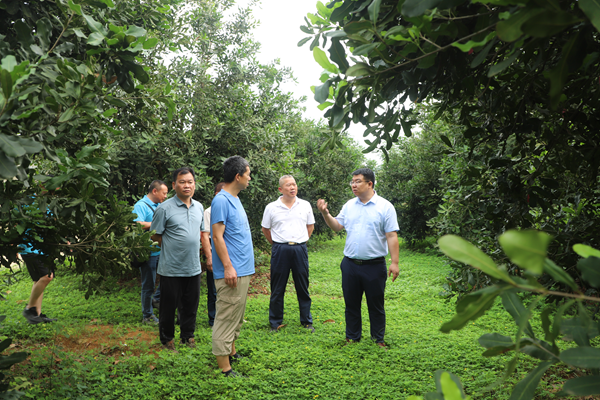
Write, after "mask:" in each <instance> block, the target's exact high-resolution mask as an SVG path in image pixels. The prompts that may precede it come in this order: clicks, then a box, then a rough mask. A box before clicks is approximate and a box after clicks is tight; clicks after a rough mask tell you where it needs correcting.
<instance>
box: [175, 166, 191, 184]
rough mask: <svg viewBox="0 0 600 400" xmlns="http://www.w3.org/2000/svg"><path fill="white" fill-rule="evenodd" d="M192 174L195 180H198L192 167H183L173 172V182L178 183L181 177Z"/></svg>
mask: <svg viewBox="0 0 600 400" xmlns="http://www.w3.org/2000/svg"><path fill="white" fill-rule="evenodd" d="M185 174H192V176H193V177H194V180H196V173H195V172H194V169H193V168H192V167H181V168H178V169H176V170H175V171H173V182H176V181H177V177H178V176H179V175H185Z"/></svg>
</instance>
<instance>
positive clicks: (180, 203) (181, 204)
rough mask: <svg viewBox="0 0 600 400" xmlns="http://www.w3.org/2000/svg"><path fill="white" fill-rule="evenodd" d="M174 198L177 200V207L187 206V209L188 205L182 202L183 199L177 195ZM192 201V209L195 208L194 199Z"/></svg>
mask: <svg viewBox="0 0 600 400" xmlns="http://www.w3.org/2000/svg"><path fill="white" fill-rule="evenodd" d="M173 197H174V198H175V204H177V207H181V206H186V207H187V204H185V203H184V202H183V201H181V199H180V198H179V197H178V196H177V195H175V196H173ZM191 200H192V201H191V202H190V207H193V206H194V199H191Z"/></svg>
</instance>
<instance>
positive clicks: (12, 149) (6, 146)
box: [0, 133, 27, 157]
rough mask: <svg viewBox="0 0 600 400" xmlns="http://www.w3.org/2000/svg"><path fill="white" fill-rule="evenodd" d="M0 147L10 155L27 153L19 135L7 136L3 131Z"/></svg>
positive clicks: (16, 155) (20, 155) (0, 134)
mask: <svg viewBox="0 0 600 400" xmlns="http://www.w3.org/2000/svg"><path fill="white" fill-rule="evenodd" d="M0 149H2V151H3V152H4V154H6V155H7V156H8V157H22V156H24V155H25V154H27V152H26V151H25V149H24V148H23V146H21V144H20V143H19V140H18V139H17V137H15V136H7V135H4V134H2V133H0Z"/></svg>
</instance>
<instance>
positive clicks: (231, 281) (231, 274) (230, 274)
mask: <svg viewBox="0 0 600 400" xmlns="http://www.w3.org/2000/svg"><path fill="white" fill-rule="evenodd" d="M225 283H226V284H227V286H229V287H230V288H234V287H237V272H236V271H235V268H233V267H229V268H225Z"/></svg>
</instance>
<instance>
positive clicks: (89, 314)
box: [0, 239, 553, 400]
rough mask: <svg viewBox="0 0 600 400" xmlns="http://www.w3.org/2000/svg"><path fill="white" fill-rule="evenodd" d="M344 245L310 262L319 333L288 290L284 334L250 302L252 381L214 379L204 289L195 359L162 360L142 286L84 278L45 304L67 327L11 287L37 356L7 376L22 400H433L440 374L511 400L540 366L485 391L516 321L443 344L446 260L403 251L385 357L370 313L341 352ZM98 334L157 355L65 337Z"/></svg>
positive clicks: (247, 336)
mask: <svg viewBox="0 0 600 400" xmlns="http://www.w3.org/2000/svg"><path fill="white" fill-rule="evenodd" d="M343 244H344V242H343V239H334V240H333V241H330V242H327V243H325V244H320V245H319V246H317V247H316V249H311V250H310V252H309V259H310V280H311V286H310V291H311V295H312V300H313V305H312V314H313V318H314V325H315V328H316V332H315V333H314V334H311V333H310V332H308V331H307V330H305V329H303V328H301V327H300V325H299V320H298V304H297V301H296V299H295V293H294V292H293V286H292V285H291V284H290V286H289V288H290V289H289V290H288V292H287V294H286V298H285V301H286V303H285V317H284V324H287V326H286V327H284V328H282V329H281V330H280V332H278V333H275V334H273V333H271V332H270V331H269V325H268V304H269V303H268V301H269V298H268V296H265V295H254V296H252V297H250V298H249V300H248V307H247V311H246V315H245V319H246V321H247V322H246V323H245V324H244V326H243V328H242V334H241V336H240V339H239V340H238V342H237V347H238V350H239V352H240V353H241V354H245V355H247V356H248V357H247V358H245V359H243V360H242V361H241V362H240V363H238V364H237V365H236V366H235V369H236V370H237V371H239V372H241V373H242V374H244V375H246V376H247V378H245V379H224V378H223V377H222V376H221V374H220V372H219V370H218V368H217V365H216V362H215V359H214V357H213V355H212V353H211V330H210V328H209V327H208V323H207V318H206V308H205V307H206V304H205V303H206V301H205V299H206V297H205V293H206V291H205V288H203V293H202V296H201V301H200V303H201V306H200V309H199V311H198V314H199V316H198V326H197V330H196V341H197V348H196V349H194V350H190V349H188V348H180V349H179V353H178V354H171V353H169V352H166V351H160V346H159V341H158V333H157V329H156V328H152V327H146V326H143V325H141V324H140V319H141V311H140V294H139V287H138V285H135V284H134V285H128V284H126V285H121V286H118V285H115V287H117V289H115V291H114V292H113V293H111V294H109V295H106V296H93V297H91V298H90V299H89V300H85V298H84V295H83V292H80V291H79V290H78V279H77V278H76V277H74V276H70V275H68V274H61V271H60V270H59V274H58V276H57V278H56V279H55V281H53V282H52V283H51V284H50V286H48V288H47V290H46V294H45V297H44V312H45V313H46V314H48V315H49V316H52V317H57V318H59V322H57V323H54V324H46V325H36V326H32V325H28V324H26V323H25V319H24V318H23V317H22V316H21V315H20V314H21V311H22V309H23V307H24V305H25V304H24V303H25V301H26V299H27V298H28V295H29V291H30V289H31V281H30V280H29V279H23V280H21V281H20V282H19V283H17V284H15V285H13V286H11V287H10V290H11V293H9V294H8V296H7V301H5V302H2V303H0V306H1V310H0V314H6V315H7V316H8V317H7V319H6V320H5V323H4V326H3V329H2V331H0V332H1V333H2V335H4V336H2V337H0V338H4V337H6V336H9V337H13V338H15V339H16V343H17V344H18V346H17V347H16V349H17V350H21V351H23V350H24V351H29V352H30V353H31V357H30V359H29V360H28V361H27V362H25V363H24V364H22V365H19V366H17V367H15V368H13V370H12V371H10V372H9V373H8V375H9V377H10V378H11V379H12V380H13V382H14V384H16V385H17V386H18V387H21V388H22V390H24V391H25V396H26V398H35V399H46V398H48V399H62V398H80V399H87V398H93V399H142V398H143V399H192V398H193V399H286V400H289V399H405V398H407V397H408V396H409V395H422V394H424V393H425V392H429V391H435V384H434V381H433V374H434V372H435V371H436V370H438V369H444V370H447V371H449V372H452V373H454V374H456V375H458V376H459V377H460V378H461V380H462V382H463V384H464V385H465V388H466V392H467V393H469V394H471V395H473V398H475V399H499V400H500V399H508V397H509V396H510V389H511V388H512V386H513V385H514V383H515V382H516V381H517V380H519V379H521V378H522V377H523V376H524V375H525V374H526V373H527V372H528V371H529V370H530V369H532V368H533V366H534V365H535V363H534V362H533V361H532V359H529V357H528V356H525V355H523V356H522V357H521V359H522V360H523V361H522V362H521V364H520V365H519V367H518V369H517V372H516V373H515V374H514V376H513V378H511V380H510V382H509V383H507V384H502V385H500V386H498V387H497V388H496V389H494V390H492V391H489V392H485V393H483V392H481V389H482V388H484V387H486V386H488V385H490V384H492V383H493V382H494V381H496V379H497V378H498V377H499V376H500V375H501V374H502V371H503V368H504V365H505V363H506V362H507V360H509V356H503V357H494V358H485V357H482V356H481V353H482V352H483V350H484V349H483V348H482V347H481V346H479V344H478V343H477V339H478V338H479V336H481V335H482V334H484V333H489V332H499V333H501V334H504V335H511V336H512V335H514V333H515V331H516V327H515V324H514V322H513V320H512V319H511V317H510V316H509V315H508V314H507V313H506V312H505V311H504V310H503V309H502V307H501V306H500V304H499V303H497V304H496V305H495V306H494V307H492V309H491V310H490V311H488V313H487V314H486V315H484V316H483V317H481V318H479V319H478V320H477V321H475V322H474V323H469V325H468V326H467V327H465V328H464V329H462V330H461V331H459V332H451V333H449V334H443V333H441V332H440V331H439V327H440V326H441V325H442V323H443V322H445V321H448V320H449V319H450V318H451V317H452V315H453V313H454V306H455V304H454V301H453V300H452V301H450V302H448V301H445V300H444V299H442V298H441V297H439V296H438V293H439V292H440V291H441V290H442V287H441V286H442V284H443V283H444V277H445V276H446V274H447V271H446V269H445V267H444V262H443V259H442V258H439V257H437V256H436V255H435V254H433V253H432V252H429V253H414V252H410V251H408V250H405V249H401V254H400V270H401V272H400V277H399V278H398V279H397V280H396V282H394V283H392V282H391V280H388V283H387V289H386V312H387V331H386V342H387V343H388V344H389V351H387V352H386V351H383V350H381V349H379V348H378V347H377V346H376V345H375V344H374V343H373V342H371V341H370V340H368V339H366V338H368V332H369V322H368V315H367V309H366V303H364V302H363V337H364V338H365V339H363V340H362V341H361V342H360V343H355V344H351V345H348V346H345V340H344V339H345V330H344V329H345V326H344V301H343V298H342V290H341V273H340V269H339V264H340V261H341V258H342V250H343ZM119 287H120V288H119ZM90 324H92V325H93V324H101V325H106V324H108V325H114V326H116V327H117V329H116V330H115V332H114V333H112V334H111V335H112V336H113V337H112V339H118V337H119V336H120V335H125V333H127V332H129V331H132V332H134V333H135V332H138V336H136V337H140V335H142V334H145V335H150V337H152V335H153V337H154V339H153V340H152V341H151V343H150V344H144V343H142V341H140V340H131V339H129V340H121V341H118V343H117V344H114V345H110V346H109V345H108V344H106V346H105V347H103V348H102V351H100V350H98V349H95V350H94V349H93V350H86V349H85V348H82V349H78V350H77V351H76V352H73V351H69V348H68V347H67V348H65V347H61V345H60V343H63V342H64V338H65V337H67V338H68V337H78V336H77V335H78V334H81V332H82V330H83V329H84V327H85V326H86V325H90ZM534 328H536V329H538V330H539V327H534ZM540 331H541V330H540ZM61 338H62V341H61V340H59V339H61ZM108 339H109V338H108V337H107V338H106V340H107V341H108ZM547 386H550V385H547ZM539 393H540V394H539V396H538V398H539V399H542V398H543V399H546V398H553V397H552V395H551V394H549V393H546V392H544V390H543V389H541V390H540V391H539Z"/></svg>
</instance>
